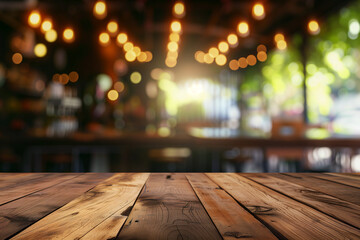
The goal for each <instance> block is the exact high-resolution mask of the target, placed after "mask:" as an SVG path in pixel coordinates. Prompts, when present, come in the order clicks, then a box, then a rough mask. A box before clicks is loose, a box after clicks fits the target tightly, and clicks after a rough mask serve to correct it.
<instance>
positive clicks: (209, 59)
mask: <svg viewBox="0 0 360 240" xmlns="http://www.w3.org/2000/svg"><path fill="white" fill-rule="evenodd" d="M204 62H205V63H207V64H211V63H213V62H214V58H213V57H212V56H211V55H210V54H209V53H206V54H205V55H204Z"/></svg>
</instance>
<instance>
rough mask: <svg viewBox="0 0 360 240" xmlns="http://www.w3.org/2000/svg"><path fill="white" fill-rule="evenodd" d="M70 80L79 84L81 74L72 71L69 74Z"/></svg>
mask: <svg viewBox="0 0 360 240" xmlns="http://www.w3.org/2000/svg"><path fill="white" fill-rule="evenodd" d="M69 80H70V82H77V80H79V74H78V73H77V72H75V71H72V72H71V73H69Z"/></svg>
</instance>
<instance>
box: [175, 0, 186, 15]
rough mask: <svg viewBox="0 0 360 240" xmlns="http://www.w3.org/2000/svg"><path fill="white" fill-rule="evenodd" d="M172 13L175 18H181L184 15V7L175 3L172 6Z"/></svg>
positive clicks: (180, 3)
mask: <svg viewBox="0 0 360 240" xmlns="http://www.w3.org/2000/svg"><path fill="white" fill-rule="evenodd" d="M173 13H174V15H175V16H176V17H183V16H184V15H185V6H184V4H183V3H182V2H177V3H175V5H174V8H173Z"/></svg>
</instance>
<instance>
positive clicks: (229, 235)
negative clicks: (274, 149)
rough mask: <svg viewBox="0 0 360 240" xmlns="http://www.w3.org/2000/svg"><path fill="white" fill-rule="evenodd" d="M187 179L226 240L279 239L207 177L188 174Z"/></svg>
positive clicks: (200, 174) (199, 174) (198, 174)
mask: <svg viewBox="0 0 360 240" xmlns="http://www.w3.org/2000/svg"><path fill="white" fill-rule="evenodd" d="M186 177H187V178H188V180H189V182H190V184H191V186H192V187H193V189H194V190H195V193H196V194H197V196H198V198H199V199H200V201H201V203H202V204H203V206H204V207H205V209H206V211H207V212H208V214H209V216H210V218H211V219H212V221H213V222H214V224H215V225H216V227H217V229H218V230H219V232H220V234H221V236H222V237H223V238H224V239H226V240H233V239H234V238H235V239H236V238H246V239H261V240H262V239H269V240H270V239H277V237H275V236H274V235H273V234H272V233H271V231H269V229H267V228H266V227H265V226H264V225H263V224H262V223H261V222H259V221H258V220H257V219H256V218H255V217H254V216H253V215H252V214H250V213H249V212H248V211H246V210H245V209H244V208H243V207H241V206H240V205H239V204H238V203H237V202H236V201H235V200H234V199H233V198H232V197H231V196H230V195H229V194H227V193H226V192H225V191H224V190H223V189H221V188H219V186H218V185H216V184H215V183H214V182H213V181H212V180H210V179H209V178H208V177H207V176H205V175H204V174H202V173H194V174H187V175H186Z"/></svg>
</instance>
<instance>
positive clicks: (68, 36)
mask: <svg viewBox="0 0 360 240" xmlns="http://www.w3.org/2000/svg"><path fill="white" fill-rule="evenodd" d="M63 39H64V41H65V42H67V43H72V42H73V41H74V40H75V34H74V30H73V29H72V28H66V29H65V30H64V32H63Z"/></svg>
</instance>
